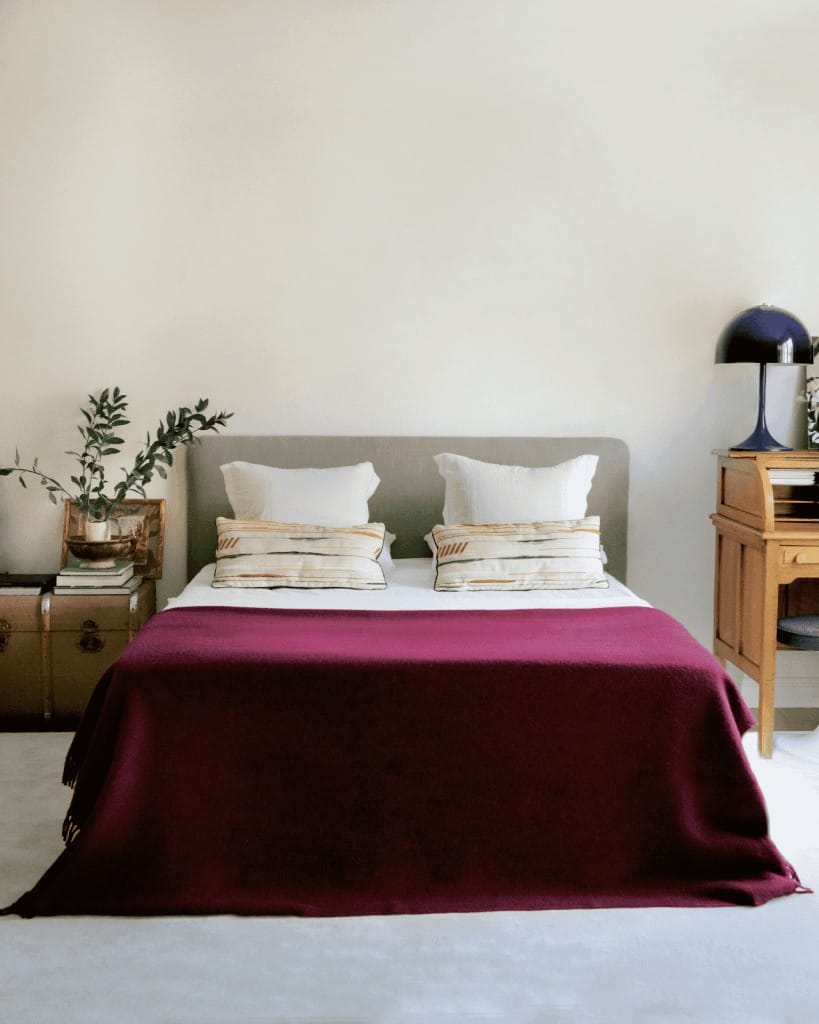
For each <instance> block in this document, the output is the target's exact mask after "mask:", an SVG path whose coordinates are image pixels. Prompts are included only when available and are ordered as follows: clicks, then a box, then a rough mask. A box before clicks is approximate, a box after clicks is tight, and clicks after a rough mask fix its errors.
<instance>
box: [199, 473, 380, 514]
mask: <svg viewBox="0 0 819 1024" xmlns="http://www.w3.org/2000/svg"><path fill="white" fill-rule="evenodd" d="M219 468H220V469H221V470H222V476H223V477H224V480H225V490H226V491H227V496H228V501H229V502H230V507H231V508H232V509H233V514H234V516H235V517H236V518H237V519H263V520H276V521H278V522H280V523H312V524H313V525H314V526H354V525H355V524H356V523H366V522H369V519H370V512H369V507H368V505H367V499H368V498H370V497H371V496H372V494H373V493H374V492H375V489H376V487H378V485H379V483H380V480H379V479H378V476H377V475H376V472H375V469H374V467H373V464H372V463H371V462H360V463H358V465H356V466H332V467H331V468H329V469H279V468H277V467H275V466H259V465H257V464H255V463H253V462H227V463H225V465H224V466H220V467H219Z"/></svg>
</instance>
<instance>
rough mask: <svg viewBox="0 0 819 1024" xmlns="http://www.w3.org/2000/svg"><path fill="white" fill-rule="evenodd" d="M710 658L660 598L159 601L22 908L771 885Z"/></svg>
mask: <svg viewBox="0 0 819 1024" xmlns="http://www.w3.org/2000/svg"><path fill="white" fill-rule="evenodd" d="M750 724H751V717H750V715H749V713H748V711H747V709H746V707H745V705H744V703H743V702H742V699H741V697H740V696H739V694H738V693H737V691H736V689H735V687H734V685H733V683H732V682H731V680H730V678H729V677H728V676H726V675H725V674H724V672H723V671H722V669H721V668H720V666H719V664H718V663H717V661H716V660H715V659H714V658H713V657H712V656H711V655H710V654H709V653H708V652H707V651H706V650H705V649H704V648H703V647H702V646H701V645H699V644H698V643H697V642H696V641H695V640H694V639H693V638H692V637H691V636H690V635H689V634H688V633H687V632H686V630H685V629H684V628H683V627H682V626H681V625H680V624H679V623H677V622H676V621H675V620H673V619H672V618H670V617H669V616H667V615H665V614H664V613H662V612H659V611H656V610H654V609H648V608H612V609H595V610H587V611H585V610H584V611H576V610H550V611H540V610H527V611H502V612H497V611H469V612H455V611H450V612H443V613H441V612H437V613H434V612H423V611H417V612H354V611H350V612H302V611H265V610H253V611H240V610H234V609H225V608H204V609H178V610H176V609H175V610H170V611H166V612H163V613H161V614H159V615H157V616H156V617H154V618H153V619H152V620H151V621H150V622H149V623H148V625H147V626H146V627H145V628H144V629H143V631H142V632H141V633H140V634H139V635H138V637H137V638H136V640H135V641H134V643H133V644H132V645H131V646H130V647H129V648H128V649H127V650H126V652H125V653H124V655H123V656H122V658H121V659H120V661H119V662H118V663H117V665H116V666H115V667H114V669H113V670H112V671H111V672H110V673H109V674H108V676H107V677H106V678H105V679H104V680H103V681H102V682H101V683H100V686H99V687H98V688H97V691H96V692H95V695H94V698H93V700H92V703H91V705H90V706H89V709H88V711H87V712H86V716H85V718H84V720H83V722H82V724H81V727H80V729H79V731H78V733H77V736H76V737H75V740H74V743H73V745H72V748H71V751H70V753H69V759H68V763H67V773H68V775H69V777H70V779H69V781H73V776H75V775H76V783H75V793H74V799H73V802H72V805H71V809H70V811H69V816H68V819H67V833H66V834H67V838H68V846H67V848H66V850H65V851H64V853H63V854H62V855H61V856H60V857H59V859H58V860H57V861H56V862H55V864H54V865H53V866H52V867H51V868H50V869H49V870H48V871H47V872H46V874H45V875H44V876H43V878H42V879H41V880H40V882H39V883H38V884H37V885H36V886H35V888H34V889H33V890H32V891H31V892H29V893H26V894H25V895H24V896H23V897H21V899H20V900H19V901H18V902H17V903H16V904H15V905H14V907H13V908H12V911H13V912H16V913H19V914H21V915H25V916H36V915H49V914H220V913H233V914H303V915H348V914H388V913H425V912H442V911H475V910H495V909H497V910H501V909H503V910H536V909H542V908H569V907H616V906H646V905H651V906H660V905H669V906H674V905H677V906H695V905H697V906H698V905H718V904H730V903H742V904H759V903H763V902H765V901H767V900H769V899H771V898H772V897H775V896H780V895H783V894H786V893H791V892H794V891H795V890H796V889H797V888H798V880H797V879H796V877H795V875H794V873H793V870H792V869H791V868H790V867H789V865H788V864H787V862H786V861H785V860H784V859H783V858H782V856H781V854H780V853H779V851H778V850H777V849H776V847H775V846H774V844H773V843H772V841H771V840H770V839H769V838H768V835H767V820H766V812H765V808H764V804H763V800H762V796H761V794H760V791H759V789H758V787H757V784H756V781H755V779H754V777H753V775H752V773H751V771H750V768H749V766H748V763H747V761H746V758H745V755H744V752H743V749H742V746H741V743H740V736H741V734H742V733H743V732H744V731H745V730H746V729H747V728H748V726H749V725H750Z"/></svg>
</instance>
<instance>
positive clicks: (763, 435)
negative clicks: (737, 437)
mask: <svg viewBox="0 0 819 1024" xmlns="http://www.w3.org/2000/svg"><path fill="white" fill-rule="evenodd" d="M765 370H766V365H765V363H760V364H759V411H758V412H757V417H756V427H755V428H754V432H753V434H751V436H750V437H746V438H745V440H744V441H743V442H742V443H741V444H735V445H733V446H732V448H731V451H732V452H792V451H793V448H789V447H788V445H786V444H780V443H779V442H778V441H777V440H776V438H774V437H771V434H770V431H769V430H768V424H767V423H766V422H765Z"/></svg>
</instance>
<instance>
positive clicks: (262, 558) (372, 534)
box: [213, 516, 387, 590]
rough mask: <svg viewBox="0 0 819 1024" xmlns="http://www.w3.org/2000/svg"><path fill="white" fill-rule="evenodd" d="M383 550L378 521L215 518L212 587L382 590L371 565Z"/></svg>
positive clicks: (376, 570)
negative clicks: (335, 522)
mask: <svg viewBox="0 0 819 1024" xmlns="http://www.w3.org/2000/svg"><path fill="white" fill-rule="evenodd" d="M383 546H384V524H383V523H365V524H364V525H363V526H335V527H334V526H300V525H299V524H297V523H277V522H271V521H267V520H251V519H226V518H224V517H222V516H220V517H219V518H218V519H217V520H216V571H215V572H214V575H213V586H214V587H293V588H298V589H314V588H319V587H343V588H345V589H348V590H383V589H384V587H386V585H387V583H386V581H385V579H384V573H383V572H382V570H381V566H380V565H379V564H378V562H377V561H376V559H377V558H378V556H379V554H380V553H381V548H382V547H383Z"/></svg>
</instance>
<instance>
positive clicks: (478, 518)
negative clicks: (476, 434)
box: [434, 452, 598, 526]
mask: <svg viewBox="0 0 819 1024" xmlns="http://www.w3.org/2000/svg"><path fill="white" fill-rule="evenodd" d="M434 458H435V462H436V463H437V465H438V472H439V473H440V474H441V476H442V477H443V478H444V480H445V482H446V491H445V500H444V525H445V526H454V525H457V524H459V523H475V524H483V523H536V522H558V521H563V520H567V519H581V518H582V517H583V516H585V514H586V499H587V498H588V496H589V491H590V490H591V485H592V478H593V477H594V472H595V470H596V469H597V460H598V457H597V456H596V455H578V456H577V458H574V459H569V460H568V461H567V462H561V463H559V464H558V465H556V466H543V467H540V468H529V467H528V466H502V465H498V464H496V463H494V462H480V461H479V460H478V459H469V458H467V457H466V456H465V455H453V454H452V453H451V452H443V453H441V454H440V455H436V456H434Z"/></svg>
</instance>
